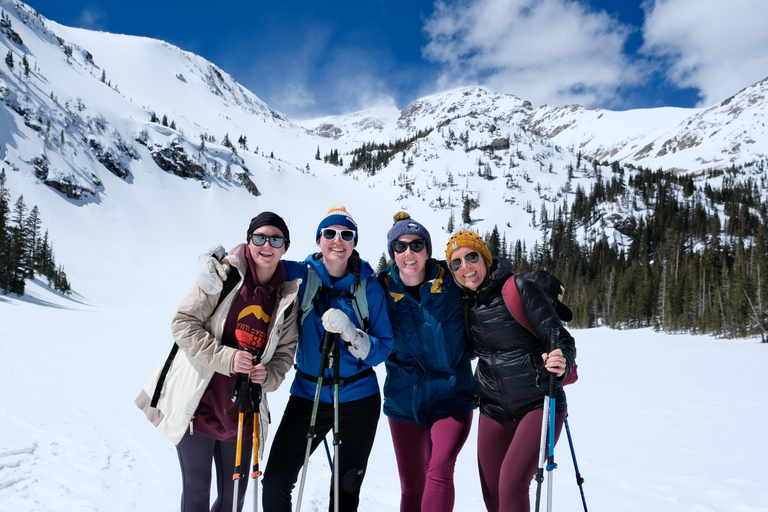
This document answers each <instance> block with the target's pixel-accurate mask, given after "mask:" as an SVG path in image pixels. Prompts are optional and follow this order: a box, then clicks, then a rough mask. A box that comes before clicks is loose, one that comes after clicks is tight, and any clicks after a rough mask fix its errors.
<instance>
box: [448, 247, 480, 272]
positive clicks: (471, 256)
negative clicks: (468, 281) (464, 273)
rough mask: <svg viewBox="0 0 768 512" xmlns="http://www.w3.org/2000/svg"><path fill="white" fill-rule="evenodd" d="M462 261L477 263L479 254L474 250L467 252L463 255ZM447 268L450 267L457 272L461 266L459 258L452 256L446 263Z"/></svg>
mask: <svg viewBox="0 0 768 512" xmlns="http://www.w3.org/2000/svg"><path fill="white" fill-rule="evenodd" d="M464 261H466V262H467V263H477V262H478V261H480V255H479V254H478V253H476V252H475V251H472V252H468V253H467V254H465V255H464ZM448 268H449V269H451V270H452V271H453V272H458V271H459V269H460V268H461V258H454V259H452V260H451V261H450V263H448Z"/></svg>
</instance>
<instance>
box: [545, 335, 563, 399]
mask: <svg viewBox="0 0 768 512" xmlns="http://www.w3.org/2000/svg"><path fill="white" fill-rule="evenodd" d="M559 339H560V329H558V328H554V329H552V330H551V331H549V343H548V344H547V345H549V346H548V347H547V349H548V350H547V355H548V356H549V354H551V353H552V352H554V351H555V350H557V345H558V343H557V342H558V340H559ZM556 392H557V376H556V375H555V374H554V373H551V372H549V396H555V393H556Z"/></svg>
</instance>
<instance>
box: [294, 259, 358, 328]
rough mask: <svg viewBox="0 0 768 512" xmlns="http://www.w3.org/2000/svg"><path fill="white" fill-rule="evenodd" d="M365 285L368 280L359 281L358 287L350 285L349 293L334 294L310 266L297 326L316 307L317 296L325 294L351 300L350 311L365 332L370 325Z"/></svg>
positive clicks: (339, 292)
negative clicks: (352, 311)
mask: <svg viewBox="0 0 768 512" xmlns="http://www.w3.org/2000/svg"><path fill="white" fill-rule="evenodd" d="M367 283H368V279H361V280H360V285H359V286H356V285H352V289H350V291H349V292H346V291H336V292H335V291H334V290H329V289H328V288H326V287H324V286H323V281H322V279H320V276H319V275H318V274H317V271H315V269H314V268H313V267H312V266H311V265H310V266H309V267H308V269H307V282H306V284H305V285H304V295H302V297H301V317H300V318H299V325H302V324H303V323H304V320H305V319H306V318H307V316H309V313H310V312H312V310H313V309H315V308H316V307H317V304H318V300H319V295H321V294H323V293H327V294H332V295H339V296H344V297H347V298H352V299H353V301H352V309H353V310H354V311H355V316H357V321H358V323H359V324H360V326H361V328H362V329H363V330H367V329H368V327H369V325H370V320H369V317H370V314H369V311H368V296H367V295H366V285H367ZM334 292H335V293H334ZM318 311H319V310H318Z"/></svg>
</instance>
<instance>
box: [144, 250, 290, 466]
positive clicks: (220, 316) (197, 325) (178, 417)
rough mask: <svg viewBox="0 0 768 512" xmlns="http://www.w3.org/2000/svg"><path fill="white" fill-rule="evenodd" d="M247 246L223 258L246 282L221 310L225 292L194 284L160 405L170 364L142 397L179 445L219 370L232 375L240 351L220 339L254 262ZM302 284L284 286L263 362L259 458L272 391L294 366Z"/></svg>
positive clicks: (180, 315) (178, 323) (176, 324)
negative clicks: (208, 290) (247, 255)
mask: <svg viewBox="0 0 768 512" xmlns="http://www.w3.org/2000/svg"><path fill="white" fill-rule="evenodd" d="M246 250H247V246H246V245H245V244H240V245H238V246H237V247H235V248H234V249H232V251H231V252H230V253H229V255H228V256H227V257H226V258H225V259H224V260H223V262H222V263H223V264H224V265H225V266H226V265H229V266H231V267H232V268H235V269H237V271H238V272H239V274H240V281H239V282H238V284H237V286H235V288H234V289H233V290H232V291H231V292H229V293H228V294H227V296H226V297H225V298H224V299H223V300H222V302H221V305H220V306H219V307H218V308H216V304H217V302H218V300H219V294H216V295H207V294H206V293H205V292H203V291H202V290H200V288H199V287H198V286H197V285H194V286H193V287H192V289H191V290H190V291H189V293H188V294H187V296H186V297H184V300H183V301H182V302H181V305H180V306H179V309H178V310H177V311H176V314H175V315H174V317H173V322H172V332H173V338H174V340H175V341H176V343H177V344H178V345H179V348H180V349H181V350H179V351H178V353H177V354H176V357H175V358H174V360H173V363H172V365H171V367H170V370H169V371H168V374H167V376H166V379H165V384H164V386H163V389H162V392H161V394H160V399H159V401H158V403H157V407H151V400H152V395H153V393H154V391H155V386H156V383H157V380H158V376H159V375H160V372H161V371H162V368H163V363H164V362H163V363H161V364H160V365H159V366H158V367H157V369H156V370H155V371H154V372H153V374H152V376H151V377H150V378H149V380H148V381H147V383H146V384H145V385H144V388H143V389H142V391H141V393H139V396H138V397H137V398H136V405H137V406H138V407H139V408H140V409H141V410H142V411H144V414H146V416H147V418H148V419H149V420H150V421H151V422H152V423H153V424H154V425H155V426H156V427H157V429H158V430H159V431H160V433H162V434H163V435H164V436H165V437H167V438H168V439H170V440H171V441H172V442H173V443H174V444H178V443H179V441H181V438H182V437H183V436H184V432H185V431H186V429H187V428H189V427H190V424H191V421H192V418H193V417H194V414H195V410H197V406H198V404H199V403H200V400H201V398H202V396H203V393H204V392H205V389H206V388H207V387H208V383H209V382H210V380H211V377H212V376H213V373H214V372H219V373H222V374H224V375H231V369H232V360H233V358H234V356H235V352H236V351H237V350H236V349H234V348H232V347H227V346H225V345H222V344H221V342H220V341H219V340H220V339H221V335H222V333H223V331H224V322H225V320H226V318H227V314H228V312H229V308H230V307H231V305H232V302H233V301H234V298H235V297H236V296H237V293H239V291H240V288H241V287H242V285H243V279H244V276H245V271H246V268H247V265H248V262H247V260H246V258H245V251H246ZM300 282H301V280H294V281H286V282H284V283H283V284H282V285H281V286H280V287H279V288H278V290H277V298H276V302H275V309H274V311H273V312H272V318H271V320H270V322H269V329H268V332H267V343H266V345H265V346H264V351H263V353H262V356H261V362H262V363H263V364H264V365H265V366H266V367H267V369H268V377H267V380H266V382H264V384H262V386H261V388H262V391H263V392H264V394H263V395H262V400H261V407H260V410H259V457H261V456H262V453H263V450H264V444H265V441H266V439H267V429H268V425H269V404H268V401H267V396H266V393H268V392H270V391H274V390H276V389H277V388H278V387H279V386H280V384H282V382H283V380H284V379H285V374H286V373H287V372H288V370H290V369H291V367H292V366H293V358H294V356H295V353H296V343H297V340H298V337H299V333H298V323H297V317H298V310H299V306H298V303H297V295H298V290H299V284H300ZM214 308H215V309H216V310H215V311H214Z"/></svg>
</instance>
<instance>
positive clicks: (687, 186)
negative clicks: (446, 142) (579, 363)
mask: <svg viewBox="0 0 768 512" xmlns="http://www.w3.org/2000/svg"><path fill="white" fill-rule="evenodd" d="M764 165H765V162H759V163H757V164H752V165H750V166H747V167H740V168H736V167H733V168H731V169H729V170H713V171H708V172H706V173H704V174H703V175H698V176H695V175H690V174H687V175H676V174H672V173H669V172H664V171H661V170H659V171H650V170H648V169H631V172H630V176H629V179H628V180H627V181H626V182H625V180H624V172H625V169H624V168H623V167H620V166H612V174H613V175H612V176H611V177H610V178H609V179H603V178H602V176H601V175H600V174H599V171H598V175H597V177H596V178H597V179H596V180H595V183H594V185H593V186H592V187H591V190H590V191H589V192H586V191H584V190H583V189H581V188H580V187H579V188H577V190H576V192H575V194H574V195H573V201H572V203H571V205H570V208H569V207H568V205H567V203H565V202H564V203H563V204H562V205H558V206H557V207H556V208H554V213H553V215H552V217H553V218H552V219H549V220H548V221H547V223H546V224H545V225H543V226H542V228H543V233H544V234H543V237H542V239H541V242H539V241H536V242H535V243H534V246H533V247H531V248H528V247H526V244H525V242H524V241H521V240H517V241H515V242H513V243H512V244H511V246H509V247H508V246H507V245H506V242H505V241H504V242H503V243H502V241H500V240H499V239H498V230H497V229H494V232H492V233H489V234H486V240H487V241H488V243H489V247H490V248H491V250H492V252H494V251H495V253H494V254H495V255H502V256H506V257H509V258H510V259H511V260H512V261H513V263H514V264H515V267H516V269H517V272H518V273H524V272H526V271H527V270H530V269H533V268H544V269H547V270H549V271H551V272H553V273H554V274H556V275H557V276H558V277H560V279H561V280H562V281H563V283H565V284H566V287H567V293H566V300H565V302H566V303H567V304H568V305H569V306H570V307H571V309H573V312H574V320H573V322H572V325H574V326H575V327H594V326H598V325H601V324H605V325H608V326H611V327H613V328H638V327H649V326H650V327H653V328H655V329H658V330H663V331H666V332H693V333H709V334H714V335H718V336H723V337H727V338H732V337H743V336H749V335H757V334H760V335H762V336H763V340H766V326H767V325H768V311H766V305H767V304H766V301H767V300H768V231H767V228H766V226H768V196H766V195H765V191H766V190H768V174H766V172H765V167H764ZM747 171H750V172H749V173H747ZM745 175H748V176H749V177H746V178H745ZM702 183H703V185H702ZM716 184H717V185H716ZM606 203H615V204H623V205H626V207H627V208H628V209H629V210H631V211H632V212H635V213H637V212H642V213H643V214H642V215H624V216H623V218H622V219H621V220H620V221H617V219H616V218H614V219H613V220H611V222H613V223H614V227H616V229H617V230H618V231H620V232H621V233H622V235H623V238H624V239H628V240H629V243H628V245H627V244H617V243H612V242H611V241H609V239H608V237H607V236H606V234H605V229H603V228H604V227H605V226H606V219H605V218H604V216H605V212H606V210H605V208H603V207H602V206H604V205H605V204H606ZM636 219H637V220H636ZM596 226H600V229H590V228H591V227H596ZM577 233H581V234H582V235H581V237H580V238H581V240H579V239H577V238H579V237H578V235H577Z"/></svg>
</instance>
